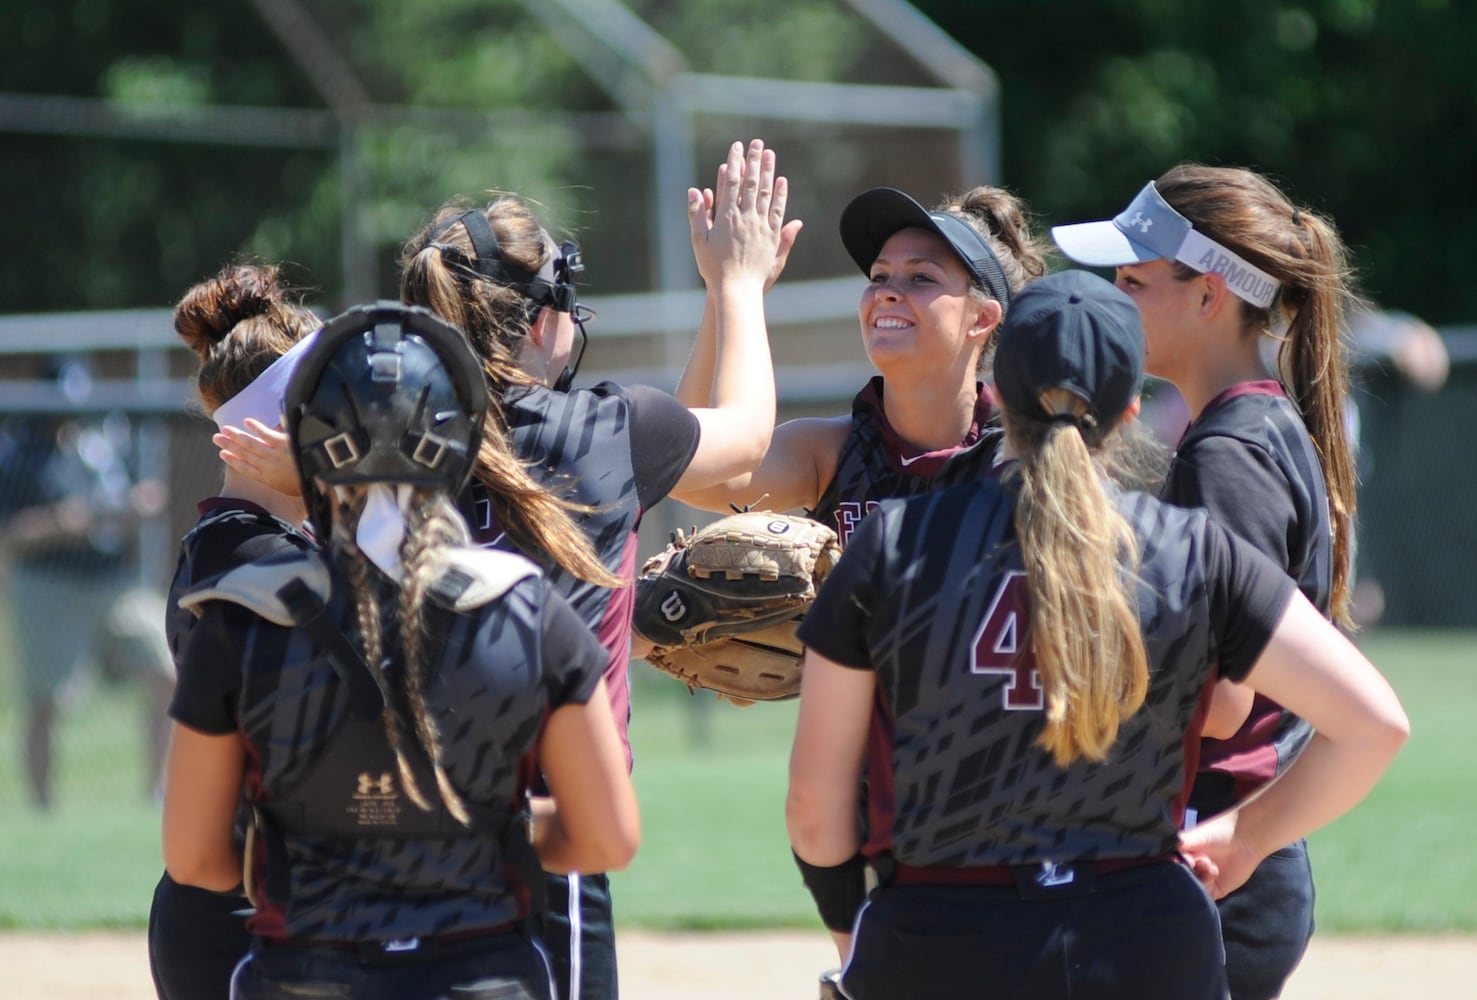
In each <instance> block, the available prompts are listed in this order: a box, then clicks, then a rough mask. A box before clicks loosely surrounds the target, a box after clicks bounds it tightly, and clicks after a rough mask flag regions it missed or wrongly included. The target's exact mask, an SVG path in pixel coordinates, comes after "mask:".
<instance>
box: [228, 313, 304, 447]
mask: <svg viewBox="0 0 1477 1000" xmlns="http://www.w3.org/2000/svg"><path fill="white" fill-rule="evenodd" d="M317 339H318V331H317V330H314V331H313V332H312V333H310V334H308V335H307V336H306V337H304V338H303V339H302V340H299V341H298V342H297V343H296V344H293V345H292V348H291V350H289V351H288V352H287V353H286V354H284V355H282V357H280V358H278V359H277V360H276V361H273V362H272V363H271V365H269V366H268V367H267V370H266V371H264V372H262V373H261V374H260V375H258V376H257V377H256V378H254V379H252V380H251V382H250V383H249V384H248V385H247V386H246V388H244V389H242V390H241V391H240V392H238V393H236V395H234V396H232V397H231V398H230V399H228V400H226V401H225V402H224V403H222V404H221V405H220V406H217V407H216V408H215V413H214V414H213V416H214V417H215V425H216V426H217V427H226V426H231V427H244V426H245V425H246V424H245V421H246V418H247V417H251V418H252V419H254V420H259V421H261V422H262V423H264V424H266V425H268V426H269V427H276V426H277V424H278V423H279V422H281V420H282V398H283V397H284V396H286V395H287V384H288V383H289V382H291V381H292V375H293V373H294V372H296V371H297V366H298V363H299V362H300V361H302V358H303V355H304V354H305V353H307V350H308V348H309V347H310V346H311V345H312V343H313V341H315V340H317Z"/></svg>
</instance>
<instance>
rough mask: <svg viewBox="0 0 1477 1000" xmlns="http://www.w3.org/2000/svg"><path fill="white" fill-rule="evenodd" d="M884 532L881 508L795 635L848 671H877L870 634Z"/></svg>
mask: <svg viewBox="0 0 1477 1000" xmlns="http://www.w3.org/2000/svg"><path fill="white" fill-rule="evenodd" d="M884 531H885V525H884V518H883V516H882V512H881V510H877V511H873V512H872V513H871V514H868V515H867V516H866V517H864V518H862V523H861V524H860V525H858V526H857V529H856V531H855V532H853V533H852V536H851V538H850V539H848V540H847V542H846V549H845V550H844V551H843V552H842V553H841V560H840V562H838V563H837V564H836V568H835V569H833V570H831V575H830V576H828V577H826V582H825V583H823V584H821V589H820V593H818V594H816V597H815V601H814V603H812V604H811V606H810V609H809V610H808V611H806V613H805V621H803V622H801V623H800V629H799V631H798V632H797V633H796V634H797V635H798V637H799V639H800V641H801V642H803V643H804V644H805V645H806V646H808V647H809V648H811V649H814V650H815V651H816V652H817V653H819V654H821V655H822V656H824V657H825V658H826V659H828V660H832V661H834V662H836V663H839V664H841V665H842V666H844V667H855V668H857V669H859V670H871V669H872V655H871V650H870V649H869V647H868V644H867V636H868V634H869V633H870V631H871V628H870V626H871V618H872V612H873V609H874V608H875V606H876V597H877V581H878V580H879V579H880V578H881V576H882V570H881V567H882V564H883V556H882V547H883V543H884Z"/></svg>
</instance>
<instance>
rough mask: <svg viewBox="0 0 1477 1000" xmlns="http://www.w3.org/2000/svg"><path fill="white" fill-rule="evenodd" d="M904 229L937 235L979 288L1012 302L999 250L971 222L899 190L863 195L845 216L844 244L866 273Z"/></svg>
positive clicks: (877, 190)
mask: <svg viewBox="0 0 1477 1000" xmlns="http://www.w3.org/2000/svg"><path fill="white" fill-rule="evenodd" d="M900 229H927V230H929V231H930V232H933V233H937V234H938V235H939V237H940V238H941V239H943V241H944V242H945V243H947V244H948V245H949V247H950V248H951V249H952V250H953V251H954V253H955V254H956V255H958V257H959V259H960V260H961V261H963V263H964V266H965V267H966V268H967V269H968V270H969V273H970V274H971V275H973V276H974V279H975V281H977V282H979V285H980V287H981V288H983V289H984V290H985V291H986V292H988V293H989V295H990V297H991V298H993V299H994V300H995V301H996V302H999V303H1000V304H1001V305H1009V304H1010V284H1009V283H1008V282H1007V281H1006V280H1005V272H1004V271H1003V270H1002V269H1001V267H1000V261H998V260H996V259H995V252H994V251H993V250H991V249H990V244H988V243H986V242H985V239H984V237H983V236H981V235H980V234H979V231H978V230H976V229H975V228H974V227H973V226H971V225H970V224H969V223H967V222H965V221H964V220H963V219H961V218H960V217H959V216H957V215H954V214H953V213H951V212H930V211H929V210H928V209H926V208H924V207H923V206H922V205H920V204H919V203H918V202H917V201H915V200H914V199H913V198H912V197H911V196H909V195H907V194H904V193H903V192H902V191H899V190H898V189H897V188H890V187H878V188H872V189H870V190H867V191H863V192H862V193H861V194H859V195H857V196H856V197H855V198H853V199H851V203H850V204H848V205H847V206H846V208H845V209H844V210H843V211H842V212H841V242H842V243H843V244H844V245H845V246H846V252H847V253H849V254H851V259H852V260H854V261H856V266H857V267H859V268H861V269H862V273H863V274H871V273H872V265H873V263H875V262H876V260H877V255H878V254H880V253H881V252H882V244H884V243H886V242H887V241H888V240H889V239H890V238H891V237H892V234H893V233H896V232H897V231H898V230H900Z"/></svg>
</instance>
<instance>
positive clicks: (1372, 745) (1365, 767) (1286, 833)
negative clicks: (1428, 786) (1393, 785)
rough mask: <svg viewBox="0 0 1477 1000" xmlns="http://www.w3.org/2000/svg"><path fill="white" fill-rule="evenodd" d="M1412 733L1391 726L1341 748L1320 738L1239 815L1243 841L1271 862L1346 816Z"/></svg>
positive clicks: (1373, 730) (1238, 830)
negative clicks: (1272, 857) (1275, 855)
mask: <svg viewBox="0 0 1477 1000" xmlns="http://www.w3.org/2000/svg"><path fill="white" fill-rule="evenodd" d="M1408 733H1409V728H1408V724H1407V725H1403V726H1402V725H1400V724H1399V723H1397V722H1396V721H1394V720H1391V721H1390V722H1388V723H1386V724H1383V725H1379V726H1372V727H1370V729H1369V732H1368V733H1366V734H1365V735H1363V736H1361V737H1359V738H1356V739H1350V740H1341V741H1340V742H1338V743H1335V742H1333V741H1332V740H1329V739H1328V738H1327V737H1325V736H1323V735H1322V734H1315V735H1314V736H1313V738H1312V740H1311V741H1309V743H1308V745H1307V747H1305V748H1304V749H1303V752H1302V754H1301V755H1299V757H1298V759H1297V761H1296V762H1295V763H1294V764H1293V765H1292V767H1290V768H1289V769H1288V770H1287V771H1286V772H1284V773H1283V774H1282V776H1281V777H1279V778H1278V779H1277V780H1275V781H1273V782H1272V783H1271V784H1270V785H1268V786H1267V787H1266V788H1265V789H1264V790H1263V791H1262V792H1261V794H1259V795H1257V796H1255V797H1253V798H1251V799H1249V800H1248V801H1246V802H1245V803H1243V804H1242V805H1241V806H1240V807H1239V808H1238V809H1237V810H1236V812H1237V818H1236V837H1237V839H1239V840H1241V841H1242V842H1243V843H1245V844H1246V845H1247V846H1248V847H1249V848H1250V849H1251V850H1252V851H1253V852H1254V853H1255V854H1257V855H1258V856H1260V857H1266V856H1267V855H1269V854H1271V853H1272V852H1273V851H1276V850H1279V849H1281V848H1283V847H1285V846H1286V845H1288V844H1290V843H1292V842H1293V841H1296V840H1298V839H1300V838H1302V837H1306V836H1307V835H1308V834H1310V833H1312V832H1313V831H1314V830H1317V829H1318V828H1319V827H1322V826H1324V825H1326V824H1328V823H1330V822H1332V821H1333V820H1335V819H1337V818H1338V817H1339V816H1342V815H1343V814H1344V813H1346V812H1348V811H1349V810H1350V809H1352V808H1353V807H1354V806H1355V805H1357V804H1358V803H1359V801H1360V800H1361V799H1363V798H1364V796H1365V795H1367V794H1368V793H1369V791H1370V789H1372V788H1373V787H1374V785H1375V783H1376V782H1377V781H1378V780H1379V778H1380V775H1382V774H1384V772H1385V769H1386V768H1387V767H1389V765H1390V762H1391V761H1392V760H1393V759H1394V757H1395V754H1396V752H1397V751H1399V749H1400V747H1401V745H1402V744H1403V743H1404V741H1405V737H1406V736H1407V735H1408Z"/></svg>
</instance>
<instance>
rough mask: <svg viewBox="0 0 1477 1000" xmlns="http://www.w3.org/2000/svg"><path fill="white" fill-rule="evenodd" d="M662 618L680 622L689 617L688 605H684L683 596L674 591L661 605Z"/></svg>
mask: <svg viewBox="0 0 1477 1000" xmlns="http://www.w3.org/2000/svg"><path fill="white" fill-rule="evenodd" d="M661 609H662V617H663V618H665V619H666V620H667V621H669V622H675V621H680V620H681V619H682V618H685V617H686V616H687V605H685V604H683V603H682V595H681V594H679V593H677V591H675V590H674V591H672V592H671V593H670V594H668V595H667V596H666V598H665V599H664V600H663V601H662V603H661Z"/></svg>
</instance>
